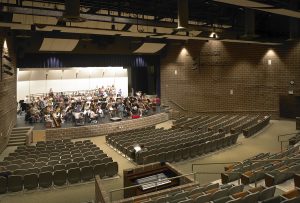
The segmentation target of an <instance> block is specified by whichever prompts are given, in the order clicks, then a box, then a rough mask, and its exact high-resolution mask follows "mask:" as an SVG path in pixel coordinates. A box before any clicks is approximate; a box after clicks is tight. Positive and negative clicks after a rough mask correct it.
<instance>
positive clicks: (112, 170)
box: [105, 162, 119, 177]
mask: <svg viewBox="0 0 300 203" xmlns="http://www.w3.org/2000/svg"><path fill="white" fill-rule="evenodd" d="M118 169H119V168H118V163H117V162H109V163H107V164H106V166H105V171H106V175H107V176H109V177H112V176H114V175H117V174H118Z"/></svg>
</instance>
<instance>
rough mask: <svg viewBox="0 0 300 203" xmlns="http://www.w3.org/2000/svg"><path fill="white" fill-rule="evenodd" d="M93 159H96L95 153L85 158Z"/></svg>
mask: <svg viewBox="0 0 300 203" xmlns="http://www.w3.org/2000/svg"><path fill="white" fill-rule="evenodd" d="M93 159H96V156H95V155H89V156H86V157H85V160H88V161H91V160H93Z"/></svg>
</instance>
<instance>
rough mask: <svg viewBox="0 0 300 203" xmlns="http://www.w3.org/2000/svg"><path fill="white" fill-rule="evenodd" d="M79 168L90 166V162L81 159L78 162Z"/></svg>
mask: <svg viewBox="0 0 300 203" xmlns="http://www.w3.org/2000/svg"><path fill="white" fill-rule="evenodd" d="M78 166H79V168H82V167H84V166H90V162H89V161H81V162H79V163H78Z"/></svg>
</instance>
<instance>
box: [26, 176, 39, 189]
mask: <svg viewBox="0 0 300 203" xmlns="http://www.w3.org/2000/svg"><path fill="white" fill-rule="evenodd" d="M38 185H39V178H38V175H37V174H36V173H32V174H26V175H25V176H24V189H27V190H33V189H36V188H37V187H38Z"/></svg>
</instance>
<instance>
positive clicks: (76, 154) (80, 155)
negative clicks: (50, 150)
mask: <svg viewBox="0 0 300 203" xmlns="http://www.w3.org/2000/svg"><path fill="white" fill-rule="evenodd" d="M71 156H72V158H74V157H82V154H81V152H80V151H79V150H73V151H71Z"/></svg>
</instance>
